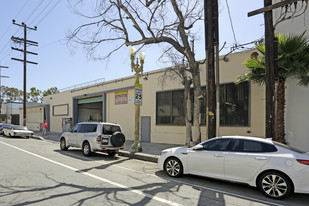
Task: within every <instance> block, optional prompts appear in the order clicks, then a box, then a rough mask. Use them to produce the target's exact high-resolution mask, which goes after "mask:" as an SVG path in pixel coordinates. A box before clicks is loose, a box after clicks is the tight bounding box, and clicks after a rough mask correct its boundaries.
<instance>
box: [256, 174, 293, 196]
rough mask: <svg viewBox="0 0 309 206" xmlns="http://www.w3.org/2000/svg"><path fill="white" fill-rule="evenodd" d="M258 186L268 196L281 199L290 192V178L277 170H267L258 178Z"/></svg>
mask: <svg viewBox="0 0 309 206" xmlns="http://www.w3.org/2000/svg"><path fill="white" fill-rule="evenodd" d="M259 188H260V190H261V191H262V192H263V193H264V194H265V195H266V196H268V197H271V198H274V199H283V198H285V197H287V196H289V195H290V193H291V192H292V184H291V182H290V180H289V179H288V178H287V177H286V176H285V175H283V174H281V173H279V172H267V173H265V174H263V175H262V176H261V177H260V178H259Z"/></svg>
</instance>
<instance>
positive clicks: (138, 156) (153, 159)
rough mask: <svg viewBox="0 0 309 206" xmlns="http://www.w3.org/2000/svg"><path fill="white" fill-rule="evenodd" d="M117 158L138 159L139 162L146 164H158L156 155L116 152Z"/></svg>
mask: <svg viewBox="0 0 309 206" xmlns="http://www.w3.org/2000/svg"><path fill="white" fill-rule="evenodd" d="M118 155H119V156H124V157H129V158H132V159H139V160H144V161H148V162H154V163H157V162H158V156H157V155H151V154H145V153H141V152H136V153H133V155H131V154H130V152H129V151H118Z"/></svg>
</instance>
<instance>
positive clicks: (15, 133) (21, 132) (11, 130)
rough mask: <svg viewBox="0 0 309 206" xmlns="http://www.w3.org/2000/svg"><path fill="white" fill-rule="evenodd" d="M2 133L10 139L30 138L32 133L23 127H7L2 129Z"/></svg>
mask: <svg viewBox="0 0 309 206" xmlns="http://www.w3.org/2000/svg"><path fill="white" fill-rule="evenodd" d="M3 132H4V135H5V136H10V137H26V138H29V137H32V136H33V131H30V130H29V129H28V128H27V127H25V126H19V125H12V126H9V127H4V128H3Z"/></svg>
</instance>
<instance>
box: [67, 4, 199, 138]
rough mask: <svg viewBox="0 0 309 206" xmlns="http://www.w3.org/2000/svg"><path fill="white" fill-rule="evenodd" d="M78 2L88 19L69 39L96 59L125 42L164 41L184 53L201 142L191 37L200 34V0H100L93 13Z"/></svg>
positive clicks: (196, 131) (195, 130)
mask: <svg viewBox="0 0 309 206" xmlns="http://www.w3.org/2000/svg"><path fill="white" fill-rule="evenodd" d="M69 2H75V4H74V5H73V4H72V8H73V9H74V10H75V12H76V13H77V14H79V15H82V16H84V17H85V18H87V19H88V20H89V23H86V24H83V25H81V26H79V27H77V28H76V29H75V30H74V31H72V32H71V33H70V34H69V35H68V39H69V40H70V41H69V42H72V43H73V42H75V43H78V44H82V45H84V46H85V48H86V49H87V51H88V54H89V55H91V56H92V57H93V58H95V59H105V60H106V59H108V58H109V57H110V55H112V54H113V53H114V52H116V51H118V50H119V49H120V48H122V47H123V46H134V45H139V46H141V47H143V46H145V45H151V44H164V45H167V46H169V49H170V50H173V51H175V52H178V53H179V54H181V55H182V56H184V57H185V58H186V60H187V62H188V68H189V70H188V71H189V72H190V73H191V76H192V83H193V87H194V90H193V91H194V115H193V130H192V131H193V142H194V143H197V142H200V139H201V132H200V126H199V125H200V122H199V113H200V108H201V102H200V100H199V99H198V98H197V97H199V96H200V95H201V94H202V91H201V81H200V70H199V63H198V62H197V61H196V59H195V53H194V49H193V48H191V47H190V42H189V39H196V38H198V36H199V34H200V32H199V30H198V29H197V28H196V27H197V25H196V24H197V22H198V21H200V20H202V18H203V14H204V12H203V11H204V10H203V9H204V7H203V1H200V0H97V1H92V2H95V4H94V5H92V6H93V8H94V9H93V11H92V12H91V13H92V15H89V14H88V15H87V14H85V13H84V12H83V13H82V12H80V10H79V9H78V8H79V6H81V8H85V7H83V4H84V3H86V2H88V1H85V0H69ZM111 43H112V44H113V45H114V46H115V47H114V49H113V50H112V51H108V52H107V53H106V54H104V55H103V56H101V55H100V54H99V55H97V56H96V52H97V50H96V49H97V48H99V47H100V46H103V45H106V44H109V45H111Z"/></svg>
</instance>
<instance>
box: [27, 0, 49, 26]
mask: <svg viewBox="0 0 309 206" xmlns="http://www.w3.org/2000/svg"><path fill="white" fill-rule="evenodd" d="M52 1H53V0H50V1H49V2H48V4H47V5H46V6H45V7H44V9H42V10H41V12H40V13H39V14H38V15H37V16H36V18H35V19H34V20H33V21H32V22H31V23H30V24H29V25H32V23H33V22H34V21H35V20H36V19H37V18H39V16H40V15H41V14H42V13H43V12H44V11H45V9H46V8H47V7H48V6H49V5H50V4H51V2H52Z"/></svg>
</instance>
